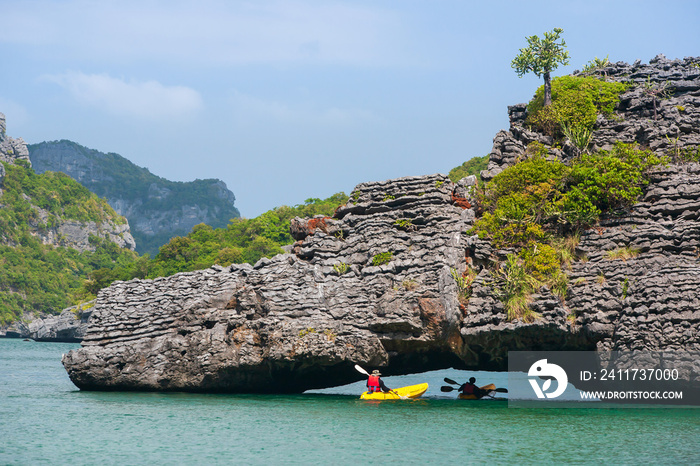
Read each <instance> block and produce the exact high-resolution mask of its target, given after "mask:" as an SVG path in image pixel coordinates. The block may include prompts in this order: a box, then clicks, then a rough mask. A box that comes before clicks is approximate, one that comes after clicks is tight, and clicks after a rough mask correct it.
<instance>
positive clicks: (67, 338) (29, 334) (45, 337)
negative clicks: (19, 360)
mask: <svg viewBox="0 0 700 466" xmlns="http://www.w3.org/2000/svg"><path fill="white" fill-rule="evenodd" d="M91 315H92V308H87V309H79V308H77V307H69V308H67V309H64V310H63V312H61V313H60V314H59V315H57V316H47V317H44V318H32V316H26V317H27V318H28V319H29V320H28V321H26V322H25V321H24V320H23V321H17V322H14V323H13V324H11V325H10V326H9V327H8V328H7V329H6V330H2V329H0V337H5V338H31V339H32V340H36V341H50V342H64V343H78V342H80V341H82V340H83V337H84V336H85V332H86V331H87V328H88V325H89V322H90V316H91Z"/></svg>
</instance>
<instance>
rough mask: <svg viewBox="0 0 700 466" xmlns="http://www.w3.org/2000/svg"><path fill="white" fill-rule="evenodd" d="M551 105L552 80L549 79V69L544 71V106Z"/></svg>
mask: <svg viewBox="0 0 700 466" xmlns="http://www.w3.org/2000/svg"><path fill="white" fill-rule="evenodd" d="M549 105H552V81H551V80H550V79H549V71H546V72H545V73H544V106H545V107H547V106H549Z"/></svg>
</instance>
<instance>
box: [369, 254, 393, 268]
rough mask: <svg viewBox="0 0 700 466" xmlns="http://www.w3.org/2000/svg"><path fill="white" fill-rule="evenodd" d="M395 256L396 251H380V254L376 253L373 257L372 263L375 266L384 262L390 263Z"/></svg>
mask: <svg viewBox="0 0 700 466" xmlns="http://www.w3.org/2000/svg"><path fill="white" fill-rule="evenodd" d="M393 258H394V253H393V252H391V251H387V252H380V253H379V254H376V255H375V256H374V257H372V262H371V263H372V265H373V266H375V267H376V266H380V265H384V264H388V263H389V262H390V261H391V259H393Z"/></svg>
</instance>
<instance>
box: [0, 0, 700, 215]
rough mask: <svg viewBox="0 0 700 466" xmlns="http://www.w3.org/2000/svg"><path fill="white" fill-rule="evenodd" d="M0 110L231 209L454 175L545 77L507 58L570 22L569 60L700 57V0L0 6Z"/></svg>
mask: <svg viewBox="0 0 700 466" xmlns="http://www.w3.org/2000/svg"><path fill="white" fill-rule="evenodd" d="M0 18H1V19H2V21H1V24H2V26H1V27H0V112H2V113H4V114H5V115H6V118H7V134H8V136H11V137H13V138H19V137H22V138H23V139H24V140H25V141H26V142H27V143H30V144H31V143H39V142H42V141H54V140H60V139H68V140H71V141H74V142H77V143H79V144H81V145H83V146H86V147H88V148H91V149H97V150H99V151H101V152H115V153H118V154H120V155H122V156H124V157H126V158H127V159H129V160H131V161H132V162H133V163H135V164H136V165H139V166H142V167H146V168H148V169H149V170H150V171H151V172H152V173H154V174H155V175H158V176H161V177H164V178H167V179H170V180H175V181H191V180H194V179H196V178H200V179H205V178H218V179H221V180H223V181H224V182H225V183H226V185H227V186H228V188H229V189H230V190H231V191H233V192H234V194H235V195H236V206H237V207H238V209H239V210H240V211H241V214H242V216H244V217H248V218H252V217H255V216H257V215H259V214H261V213H262V212H264V211H266V210H268V209H271V208H273V207H276V206H279V205H283V204H286V205H295V204H301V203H303V202H304V201H305V200H306V199H308V198H325V197H328V196H330V195H332V194H334V193H336V192H339V191H344V192H346V193H350V192H351V191H352V189H353V187H354V186H355V185H356V184H358V183H361V182H365V181H380V180H386V179H391V178H398V177H402V176H413V175H427V174H433V173H448V172H449V170H450V169H452V168H453V167H456V166H458V165H460V164H461V163H463V162H464V161H466V160H468V159H470V158H472V157H474V156H483V155H486V154H488V153H489V152H490V150H491V147H492V142H493V137H494V136H495V135H496V133H497V132H498V131H499V130H501V129H507V128H508V116H507V107H508V105H513V104H516V103H521V102H527V101H529V100H530V98H531V97H532V95H533V94H534V92H535V90H536V89H537V87H538V86H539V85H540V84H541V82H540V79H539V78H537V77H536V76H534V75H526V76H524V77H522V78H519V77H518V76H517V74H516V73H515V71H514V70H513V69H512V68H511V61H512V59H513V58H514V57H515V56H516V55H517V54H518V50H519V49H520V48H523V47H525V46H526V45H527V43H526V40H525V38H526V37H527V36H531V35H539V36H541V35H542V33H543V32H545V31H550V30H552V29H553V28H555V27H559V28H562V29H564V33H563V35H562V37H563V38H564V40H565V41H566V44H567V47H568V50H569V53H570V56H571V59H570V65H568V66H562V67H560V68H559V69H557V70H556V71H555V72H554V73H553V76H560V75H564V74H568V73H571V72H573V71H574V70H576V69H581V68H582V67H583V66H584V65H585V64H586V63H587V62H589V61H590V60H592V59H593V58H595V57H598V58H603V57H606V56H608V57H609V59H610V60H611V61H613V62H616V61H624V62H628V63H632V62H634V61H635V60H637V59H640V60H642V62H644V63H647V62H649V60H650V59H652V58H654V57H655V56H656V55H657V54H659V53H663V54H664V55H666V57H667V58H672V59H673V58H684V57H688V56H700V27H699V26H698V25H699V24H700V2H698V1H697V0H686V1H682V0H665V1H664V2H659V1H658V0H655V1H647V0H634V1H615V0H588V1H567V0H558V1H538V0H530V1H522V0H517V1H498V0H491V1H483V0H482V1H478V2H477V1H470V0H461V1H458V0H424V1H417V0H394V1H388V0H367V1H362V0H358V1H320V0H289V1H274V0H255V1H235V0H229V1H224V0H218V1H217V0H197V1H187V0H167V1H166V0H137V1H132V0H119V1H111V0H100V1H91V0H53V1H49V0H22V1H20V0H0Z"/></svg>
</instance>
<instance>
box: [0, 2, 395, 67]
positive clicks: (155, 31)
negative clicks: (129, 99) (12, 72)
mask: <svg viewBox="0 0 700 466" xmlns="http://www.w3.org/2000/svg"><path fill="white" fill-rule="evenodd" d="M2 10H3V12H2V17H3V28H2V29H0V43H3V42H5V43H12V44H24V45H28V46H30V47H38V48H50V49H51V50H52V51H53V54H52V55H54V56H58V57H60V58H62V59H69V58H71V59H72V58H83V59H84V58H89V59H91V60H100V59H105V60H110V61H114V60H122V61H132V60H134V59H137V60H158V61H163V60H169V61H173V60H187V61H189V62H190V63H204V64H214V65H220V64H224V65H228V64H249V63H278V62H311V63H319V62H320V63H340V64H353V65H358V64H359V65H376V64H380V65H383V64H386V63H388V62H396V61H397V60H400V59H401V58H400V57H399V55H400V54H399V46H398V45H397V44H399V43H400V41H401V37H404V38H405V34H404V33H403V32H402V26H401V24H400V21H399V20H398V17H397V15H396V14H395V13H394V12H391V11H389V10H386V9H381V8H377V7H374V6H362V5H358V4H353V3H351V2H337V1H336V2H318V1H311V0H295V1H281V0H257V1H251V2H248V1H224V0H198V1H177V2H172V1H169V0H167V1H166V0H120V1H114V0H104V1H89V0H64V1H61V2H56V1H54V0H35V1H32V2H12V3H11V4H9V5H3V7H2Z"/></svg>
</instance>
